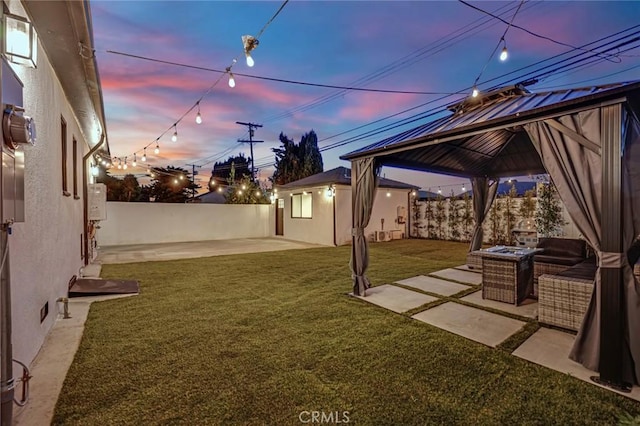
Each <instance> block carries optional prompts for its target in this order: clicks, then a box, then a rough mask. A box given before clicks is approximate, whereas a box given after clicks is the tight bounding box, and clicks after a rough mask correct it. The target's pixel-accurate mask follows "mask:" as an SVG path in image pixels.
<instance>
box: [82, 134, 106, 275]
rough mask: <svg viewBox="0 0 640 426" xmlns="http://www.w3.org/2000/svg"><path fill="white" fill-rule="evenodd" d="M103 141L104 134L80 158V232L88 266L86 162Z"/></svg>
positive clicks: (85, 261) (85, 262)
mask: <svg viewBox="0 0 640 426" xmlns="http://www.w3.org/2000/svg"><path fill="white" fill-rule="evenodd" d="M104 141H105V137H104V132H102V133H101V134H100V142H98V143H97V144H95V145H94V147H93V148H91V149H90V150H89V152H87V154H86V155H85V156H83V157H82V216H83V218H84V221H83V224H84V229H83V231H82V236H83V241H84V264H85V266H86V265H88V264H89V200H88V197H89V186H88V185H89V184H88V182H87V177H88V176H87V160H88V159H89V158H91V156H93V154H94V153H95V152H96V151H97V150H98V149H100V147H101V146H102V144H103V143H104Z"/></svg>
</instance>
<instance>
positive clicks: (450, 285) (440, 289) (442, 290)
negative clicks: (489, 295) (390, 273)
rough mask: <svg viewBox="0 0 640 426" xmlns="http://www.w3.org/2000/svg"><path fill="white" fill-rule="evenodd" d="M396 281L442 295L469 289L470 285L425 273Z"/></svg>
mask: <svg viewBox="0 0 640 426" xmlns="http://www.w3.org/2000/svg"><path fill="white" fill-rule="evenodd" d="M396 283H398V284H402V285H406V286H409V287H413V288H419V289H420V290H422V291H428V292H429V293H435V294H440V295H442V296H451V295H452V294H456V293H459V292H461V291H463V290H468V289H469V287H468V286H466V285H463V284H457V283H454V282H451V281H445V280H441V279H439V278H434V277H427V276H424V275H418V276H417V277H411V278H407V279H405V280H401V281H396Z"/></svg>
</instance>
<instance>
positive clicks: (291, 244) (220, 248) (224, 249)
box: [96, 237, 327, 264]
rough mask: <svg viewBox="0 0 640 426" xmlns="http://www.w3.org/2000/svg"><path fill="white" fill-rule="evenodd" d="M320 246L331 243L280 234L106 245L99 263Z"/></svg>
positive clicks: (188, 257) (99, 251) (100, 254)
mask: <svg viewBox="0 0 640 426" xmlns="http://www.w3.org/2000/svg"><path fill="white" fill-rule="evenodd" d="M317 247H327V246H321V245H318V244H310V243H304V242H300V241H291V240H286V239H284V238H277V237H274V238H237V239H233V240H213V241H190V242H177V243H163V244H133V245H123V246H104V247H100V248H99V249H98V257H97V259H96V263H101V264H108V263H133V262H150V261H161V260H175V259H191V258H196V257H209V256H223V255H229V254H244V253H259V252H267V251H279V250H296V249H306V248H317Z"/></svg>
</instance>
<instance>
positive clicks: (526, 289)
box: [474, 246, 541, 305]
mask: <svg viewBox="0 0 640 426" xmlns="http://www.w3.org/2000/svg"><path fill="white" fill-rule="evenodd" d="M540 251H541V249H528V248H522V247H508V246H496V247H491V248H488V249H484V250H478V251H477V252H474V253H476V255H477V256H480V257H481V258H482V298H483V299H490V300H496V301H499V302H506V303H512V304H514V305H519V304H520V303H522V301H523V300H524V299H526V298H527V296H528V295H529V294H530V293H531V289H532V285H533V255H534V254H535V253H537V252H540Z"/></svg>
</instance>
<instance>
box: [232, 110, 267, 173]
mask: <svg viewBox="0 0 640 426" xmlns="http://www.w3.org/2000/svg"><path fill="white" fill-rule="evenodd" d="M236 124H240V125H241V126H247V127H248V128H249V140H245V139H238V142H241V143H248V144H249V148H250V150H251V181H252V182H253V181H255V179H256V171H255V166H254V164H253V144H254V143H262V142H264V141H254V140H253V131H254V129H257V128H258V127H262V124H253V123H243V122H241V121H236Z"/></svg>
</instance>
